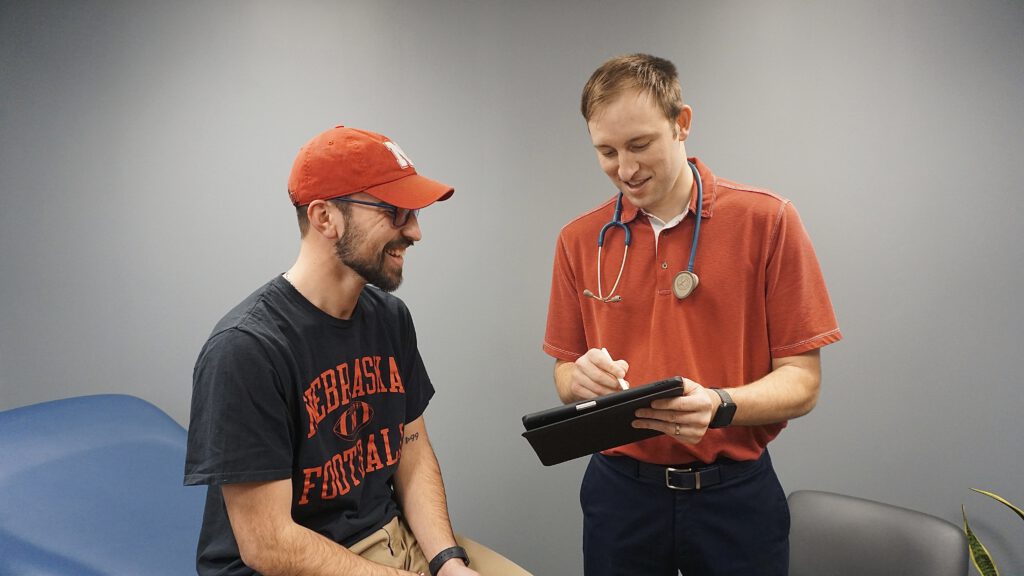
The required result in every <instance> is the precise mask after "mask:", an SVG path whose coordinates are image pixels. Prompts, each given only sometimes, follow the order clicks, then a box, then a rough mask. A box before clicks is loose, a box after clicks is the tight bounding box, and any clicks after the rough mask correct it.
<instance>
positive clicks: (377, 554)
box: [185, 126, 527, 576]
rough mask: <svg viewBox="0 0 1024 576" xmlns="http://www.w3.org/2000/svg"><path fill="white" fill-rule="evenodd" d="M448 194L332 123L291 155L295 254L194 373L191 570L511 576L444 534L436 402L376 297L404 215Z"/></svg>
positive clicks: (511, 569) (412, 339)
mask: <svg viewBox="0 0 1024 576" xmlns="http://www.w3.org/2000/svg"><path fill="white" fill-rule="evenodd" d="M453 192H454V190H453V189H452V188H451V187H450V186H447V185H444V184H441V183H440V182H435V181H434V180H430V179H428V178H425V177H423V176H420V175H419V174H418V173H417V172H416V169H415V167H414V166H413V164H412V162H411V161H410V160H409V158H408V156H406V154H405V153H404V152H403V151H402V149H401V148H399V147H398V145H397V144H395V143H394V142H392V141H390V140H389V139H387V138H385V137H384V136H381V135H379V134H374V133H372V132H366V131H362V130H355V129H352V128H346V127H341V126H339V127H337V128H334V129H332V130H328V131H327V132H324V133H323V134H320V135H319V136H317V137H315V138H313V139H312V140H311V141H310V142H309V143H307V144H306V145H305V146H303V147H302V149H301V150H300V151H299V155H298V157H297V158H296V159H295V164H294V166H293V167H292V173H291V177H290V179H289V182H288V193H289V195H290V197H291V201H292V203H293V204H294V205H295V206H296V209H297V215H298V220H299V228H300V231H301V233H302V243H301V247H300V250H299V256H298V258H297V260H296V261H295V263H294V264H293V265H292V267H291V268H289V269H288V271H287V272H285V273H284V274H282V275H280V276H277V277H275V278H273V279H272V280H271V281H270V282H268V283H267V284H265V285H264V286H263V287H261V288H260V289H259V290H257V291H256V292H254V293H253V294H252V295H250V296H249V297H248V298H246V299H245V300H244V301H243V302H242V303H241V304H239V305H238V306H236V307H235V308H234V309H233V310H232V311H231V312H229V313H228V314H227V315H226V316H225V317H224V318H223V319H221V321H220V322H219V323H218V324H217V326H216V327H215V328H214V330H213V333H212V335H211V336H210V338H209V340H207V342H206V345H205V346H204V347H203V349H202V351H201V352H200V355H199V359H198V360H197V362H196V366H195V371H194V375H193V392H192V413H191V424H190V426H189V436H188V455H187V459H186V465H185V483H186V484H189V485H195V484H207V485H209V488H208V491H207V501H206V513H205V515H204V518H203V527H202V532H201V534H200V538H199V547H198V554H197V560H196V563H197V568H198V572H199V574H201V575H202V574H218V575H242V574H255V573H257V572H258V573H260V574H266V575H268V576H272V575H277V574H289V575H292V574H302V575H316V574H362V575H385V574H386V575H396V574H401V575H406V576H410V575H413V574H425V573H427V571H429V572H430V574H432V575H434V576H457V575H463V576H466V575H475V574H483V575H484V576H487V575H491V574H493V575H506V574H512V575H519V574H527V573H526V572H525V571H523V570H522V569H521V568H519V567H518V566H516V565H515V564H513V563H512V562H510V561H509V560H507V559H505V558H504V557H502V556H501V555H499V554H497V553H495V552H493V551H491V550H489V549H487V548H485V547H483V546H481V545H480V544H477V543H475V542H473V541H471V540H468V539H465V538H462V537H458V538H456V536H455V535H454V533H453V531H452V528H451V522H450V520H449V518H448V507H447V503H446V500H445V492H444V484H443V483H442V480H441V471H440V468H439V466H438V463H437V458H436V457H435V456H434V451H433V449H432V448H431V445H430V440H429V439H428V437H427V429H426V424H425V423H424V419H423V413H424V410H425V409H426V407H427V404H428V402H429V401H430V398H431V396H432V395H433V393H434V388H433V385H432V384H431V382H430V378H429V377H428V375H427V372H426V369H425V368H424V366H423V361H422V359H421V358H420V354H419V351H418V349H417V346H416V332H415V329H414V327H413V323H412V318H411V316H410V314H409V311H408V309H407V308H406V306H405V304H404V303H403V302H402V301H401V300H399V299H398V298H396V297H394V296H392V295H391V294H389V292H392V291H393V290H395V289H396V288H397V287H398V285H399V284H400V283H401V281H402V264H403V261H404V258H405V253H406V249H407V248H409V247H410V246H412V245H413V243H414V242H416V241H418V240H420V238H421V234H420V227H419V222H418V220H417V213H418V212H419V210H420V209H422V208H425V207H427V206H429V205H430V204H433V203H434V202H437V201H440V200H446V199H447V198H448V197H450V196H451V195H452V193H453ZM367 284H369V286H368V285H367Z"/></svg>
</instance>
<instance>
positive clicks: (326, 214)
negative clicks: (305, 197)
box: [306, 200, 345, 240]
mask: <svg viewBox="0 0 1024 576" xmlns="http://www.w3.org/2000/svg"><path fill="white" fill-rule="evenodd" d="M306 217H307V218H308V219H309V228H310V231H315V232H316V233H317V234H319V235H321V236H323V237H324V238H327V239H328V240H337V239H338V238H341V235H342V233H343V232H344V231H345V219H344V217H343V216H342V214H341V210H338V209H337V208H336V207H335V206H334V205H333V204H331V203H330V202H328V201H326V200H313V201H312V202H310V203H309V206H307V207H306Z"/></svg>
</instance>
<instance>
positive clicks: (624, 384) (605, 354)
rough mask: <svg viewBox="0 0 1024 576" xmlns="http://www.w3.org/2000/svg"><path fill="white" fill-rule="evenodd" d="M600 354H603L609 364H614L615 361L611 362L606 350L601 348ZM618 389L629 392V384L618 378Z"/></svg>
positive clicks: (610, 356)
mask: <svg viewBox="0 0 1024 576" xmlns="http://www.w3.org/2000/svg"><path fill="white" fill-rule="evenodd" d="M601 352H603V353H604V356H605V358H607V359H608V361H609V362H615V360H612V355H611V354H609V353H608V349H607V348H601ZM619 388H622V389H623V390H629V382H626V381H625V380H623V379H622V378H619Z"/></svg>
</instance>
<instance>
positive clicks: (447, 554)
mask: <svg viewBox="0 0 1024 576" xmlns="http://www.w3.org/2000/svg"><path fill="white" fill-rule="evenodd" d="M452 558H460V559H462V561H463V562H465V563H466V566H469V554H466V549H465V548H463V547H462V546H452V547H451V548H445V549H444V550H441V551H440V552H438V553H437V556H434V559H433V560H431V561H430V576H437V572H438V570H440V569H441V566H442V565H443V564H444V563H445V562H447V561H449V560H451V559H452Z"/></svg>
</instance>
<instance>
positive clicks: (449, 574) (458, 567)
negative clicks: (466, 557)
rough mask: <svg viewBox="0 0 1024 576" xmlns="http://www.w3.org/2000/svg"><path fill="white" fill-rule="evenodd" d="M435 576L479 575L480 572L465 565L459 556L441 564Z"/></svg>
mask: <svg viewBox="0 0 1024 576" xmlns="http://www.w3.org/2000/svg"><path fill="white" fill-rule="evenodd" d="M437 576H480V574H479V573H478V572H477V571H476V570H473V569H472V568H470V567H469V566H466V564H465V563H464V562H463V561H462V559H461V558H452V559H451V560H449V561H447V562H445V563H444V564H442V565H441V569H440V570H438V571H437Z"/></svg>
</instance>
